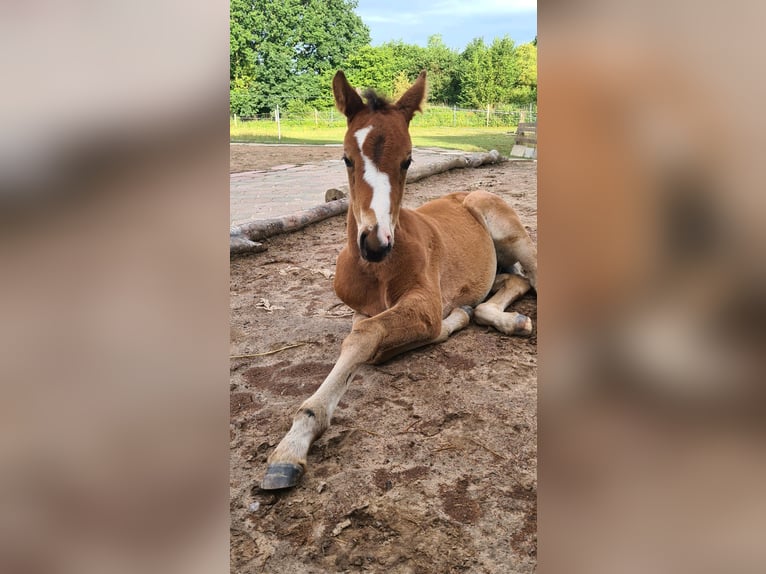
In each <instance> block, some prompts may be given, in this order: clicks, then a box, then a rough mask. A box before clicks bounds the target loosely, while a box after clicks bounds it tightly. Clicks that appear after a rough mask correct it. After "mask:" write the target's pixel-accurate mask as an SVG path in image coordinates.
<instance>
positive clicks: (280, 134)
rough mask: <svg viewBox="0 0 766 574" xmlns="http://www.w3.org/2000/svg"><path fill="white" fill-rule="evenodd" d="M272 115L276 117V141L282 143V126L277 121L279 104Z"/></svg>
mask: <svg viewBox="0 0 766 574" xmlns="http://www.w3.org/2000/svg"><path fill="white" fill-rule="evenodd" d="M274 115H275V116H276V120H277V139H278V140H279V141H282V124H281V122H280V121H279V104H277V109H276V112H275V114H274Z"/></svg>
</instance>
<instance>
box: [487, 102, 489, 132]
mask: <svg viewBox="0 0 766 574" xmlns="http://www.w3.org/2000/svg"><path fill="white" fill-rule="evenodd" d="M487 127H489V104H487Z"/></svg>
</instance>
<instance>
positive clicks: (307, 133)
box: [229, 121, 513, 155]
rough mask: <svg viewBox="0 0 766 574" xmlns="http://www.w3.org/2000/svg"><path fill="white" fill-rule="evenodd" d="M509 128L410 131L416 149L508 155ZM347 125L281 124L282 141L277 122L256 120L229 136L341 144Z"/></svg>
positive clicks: (233, 128)
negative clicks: (443, 149)
mask: <svg viewBox="0 0 766 574" xmlns="http://www.w3.org/2000/svg"><path fill="white" fill-rule="evenodd" d="M511 131H513V129H512V128H509V127H485V128H472V127H417V126H413V127H412V128H411V129H410V135H411V136H412V145H414V146H415V147H440V148H446V149H457V150H462V151H489V150H491V149H496V150H497V151H499V152H500V153H501V154H503V155H508V154H509V153H510V151H511V146H512V145H513V138H512V137H511V136H510V135H509V132H511ZM345 132H346V126H345V125H343V124H341V125H338V126H334V127H306V126H291V125H287V124H282V138H281V139H278V138H277V126H276V123H275V122H267V121H257V122H242V121H239V122H237V124H236V125H235V124H234V123H231V124H230V125H229V137H230V139H231V141H232V142H234V143H241V142H254V143H283V144H304V145H320V144H340V143H342V142H343V136H344V134H345Z"/></svg>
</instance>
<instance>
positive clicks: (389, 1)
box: [356, 0, 537, 52]
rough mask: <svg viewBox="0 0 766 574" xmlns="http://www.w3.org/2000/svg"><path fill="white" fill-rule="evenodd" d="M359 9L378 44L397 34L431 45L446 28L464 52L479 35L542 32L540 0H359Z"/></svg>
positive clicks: (518, 38) (523, 37)
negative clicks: (432, 40) (538, 19)
mask: <svg viewBox="0 0 766 574" xmlns="http://www.w3.org/2000/svg"><path fill="white" fill-rule="evenodd" d="M358 2H359V5H358V7H357V8H356V13H357V14H358V15H359V16H361V18H362V20H363V21H364V23H365V24H367V27H368V28H369V29H370V35H371V36H372V45H373V46H379V45H380V44H383V43H385V42H389V41H392V40H402V41H403V42H405V43H406V44H416V45H418V46H425V45H426V43H427V41H428V37H429V36H431V35H433V34H441V35H442V39H443V40H444V43H445V44H446V45H447V46H449V47H450V48H452V49H454V50H457V51H458V52H462V51H463V49H464V48H465V47H466V45H467V44H468V43H469V42H470V41H471V40H473V39H474V38H479V37H483V38H484V41H485V42H486V43H487V44H491V43H492V40H493V39H495V38H502V37H503V36H505V35H506V34H507V35H508V36H510V37H511V38H512V39H513V41H514V42H515V43H516V45H518V44H524V43H526V42H531V41H532V40H533V39H534V38H535V36H536V35H537V0H358Z"/></svg>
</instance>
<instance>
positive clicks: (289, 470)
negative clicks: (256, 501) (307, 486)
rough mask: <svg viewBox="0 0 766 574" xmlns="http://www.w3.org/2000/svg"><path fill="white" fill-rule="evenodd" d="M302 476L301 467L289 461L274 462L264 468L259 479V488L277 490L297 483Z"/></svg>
mask: <svg viewBox="0 0 766 574" xmlns="http://www.w3.org/2000/svg"><path fill="white" fill-rule="evenodd" d="M302 476H303V467H302V466H301V465H299V464H293V463H291V462H275V463H274V464H270V465H269V466H268V467H267V468H266V475H265V476H264V477H263V480H262V481H261V490H278V489H280V488H290V487H293V486H295V485H296V484H298V481H300V479H301V477H302Z"/></svg>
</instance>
